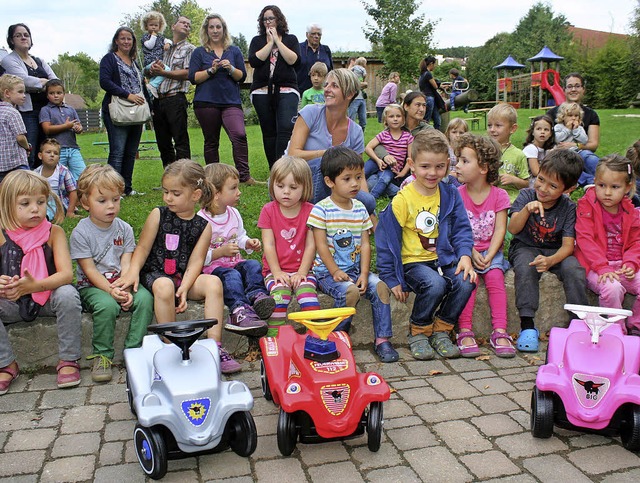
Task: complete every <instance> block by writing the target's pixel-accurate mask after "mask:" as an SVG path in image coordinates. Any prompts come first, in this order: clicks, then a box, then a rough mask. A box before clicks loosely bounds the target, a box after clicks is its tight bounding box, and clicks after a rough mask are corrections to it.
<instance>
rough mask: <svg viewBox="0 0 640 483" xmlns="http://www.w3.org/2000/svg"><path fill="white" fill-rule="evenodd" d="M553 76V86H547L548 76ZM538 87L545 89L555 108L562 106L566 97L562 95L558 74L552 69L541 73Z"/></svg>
mask: <svg viewBox="0 0 640 483" xmlns="http://www.w3.org/2000/svg"><path fill="white" fill-rule="evenodd" d="M550 73H551V74H553V84H549V74H550ZM540 87H542V88H543V89H546V90H547V91H549V92H550V93H551V95H552V96H553V100H554V102H555V103H556V106H559V105H560V104H562V103H563V102H564V101H565V99H566V97H565V95H564V90H563V89H562V87H561V86H560V73H559V72H558V71H557V70H554V69H547V70H545V71H544V72H542V75H541V78H540Z"/></svg>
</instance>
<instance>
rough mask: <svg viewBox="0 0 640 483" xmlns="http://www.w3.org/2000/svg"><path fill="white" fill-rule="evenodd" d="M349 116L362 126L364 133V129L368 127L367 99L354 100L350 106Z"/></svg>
mask: <svg viewBox="0 0 640 483" xmlns="http://www.w3.org/2000/svg"><path fill="white" fill-rule="evenodd" d="M348 115H349V117H350V118H351V119H352V120H353V121H356V122H357V123H358V124H360V127H361V128H362V130H363V131H364V128H365V127H367V101H366V100H365V99H354V100H353V101H352V102H351V104H349V110H348Z"/></svg>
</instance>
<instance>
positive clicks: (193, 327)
mask: <svg viewBox="0 0 640 483" xmlns="http://www.w3.org/2000/svg"><path fill="white" fill-rule="evenodd" d="M217 323H218V320H217V319H201V320H185V321H182V322H170V323H168V324H159V325H150V326H149V327H148V330H149V331H151V332H153V333H154V334H158V335H159V336H161V337H166V338H167V339H169V340H170V341H171V342H172V343H174V344H175V345H177V346H178V347H179V348H180V350H181V351H182V360H183V361H188V360H189V347H191V346H192V345H193V343H194V342H195V341H196V340H198V338H200V336H201V335H202V334H204V332H205V331H206V330H207V329H209V328H211V327H213V326H214V325H216V324H217Z"/></svg>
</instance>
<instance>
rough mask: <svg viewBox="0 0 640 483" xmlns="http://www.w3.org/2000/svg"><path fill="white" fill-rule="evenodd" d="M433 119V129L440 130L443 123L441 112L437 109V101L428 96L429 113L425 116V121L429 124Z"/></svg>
mask: <svg viewBox="0 0 640 483" xmlns="http://www.w3.org/2000/svg"><path fill="white" fill-rule="evenodd" d="M431 119H433V127H434V128H436V129H440V125H441V124H442V122H441V121H440V111H439V110H438V108H437V107H436V100H435V99H434V98H433V97H430V96H427V112H425V114H424V120H425V121H427V122H429V121H431Z"/></svg>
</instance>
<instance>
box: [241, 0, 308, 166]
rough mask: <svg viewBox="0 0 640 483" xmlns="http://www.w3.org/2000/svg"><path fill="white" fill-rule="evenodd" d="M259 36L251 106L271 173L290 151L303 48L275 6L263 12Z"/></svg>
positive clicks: (254, 42) (253, 48)
mask: <svg viewBox="0 0 640 483" xmlns="http://www.w3.org/2000/svg"><path fill="white" fill-rule="evenodd" d="M258 33H259V35H256V36H255V37H254V38H253V39H251V44H250V45H249V64H250V65H251V67H253V69H254V70H253V82H252V83H251V102H252V103H253V107H254V108H255V110H256V114H258V120H259V121H260V129H261V130H262V144H263V146H264V152H265V155H266V156H267V162H268V163H269V169H271V166H273V163H275V162H276V160H277V159H278V158H280V157H281V156H282V155H283V154H284V151H285V149H286V148H287V144H288V143H289V139H290V138H291V132H292V131H293V123H294V122H295V117H296V114H297V112H298V102H299V100H300V93H299V92H298V77H297V74H296V67H297V66H298V64H299V63H300V44H299V43H298V39H297V38H296V36H295V35H291V34H289V27H288V25H287V19H286V18H285V17H284V15H283V14H282V11H281V10H280V9H279V8H278V7H276V6H275V5H267V6H266V7H264V8H263V9H262V11H261V12H260V15H259V16H258Z"/></svg>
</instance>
